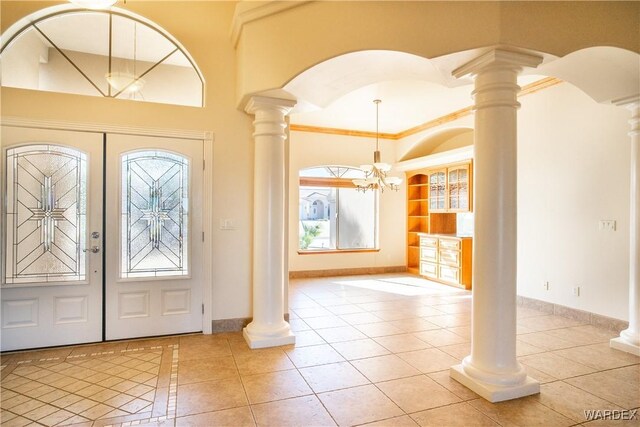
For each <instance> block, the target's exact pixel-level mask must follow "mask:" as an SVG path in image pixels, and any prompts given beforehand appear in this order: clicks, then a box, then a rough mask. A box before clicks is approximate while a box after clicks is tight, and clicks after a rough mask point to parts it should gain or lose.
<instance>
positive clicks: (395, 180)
mask: <svg viewBox="0 0 640 427" xmlns="http://www.w3.org/2000/svg"><path fill="white" fill-rule="evenodd" d="M373 102H374V104H376V150H375V151H374V152H373V164H371V165H362V166H360V169H361V170H362V172H364V175H365V176H364V179H354V180H352V182H353V185H355V187H356V190H358V191H362V192H363V193H364V192H366V191H367V190H376V189H379V190H380V191H384V189H385V188H391V189H392V190H394V191H398V190H399V189H400V184H401V183H402V179H401V178H399V177H396V176H387V172H389V171H390V170H391V165H389V164H387V163H383V162H382V161H381V160H380V103H381V102H382V101H381V100H379V99H374V100H373Z"/></svg>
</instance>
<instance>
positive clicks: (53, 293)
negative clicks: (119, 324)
mask: <svg viewBox="0 0 640 427" xmlns="http://www.w3.org/2000/svg"><path fill="white" fill-rule="evenodd" d="M102 147H103V134H102V133H88V132H67V131H50V130H46V131H45V130H41V129H26V128H16V127H9V126H3V127H2V150H0V151H1V152H2V161H1V162H0V164H1V165H2V166H0V167H1V168H2V170H1V173H0V177H1V178H0V180H1V181H0V188H1V191H2V196H3V197H2V201H3V203H1V204H0V205H1V206H2V208H1V209H2V212H0V214H1V215H0V217H1V218H2V227H1V229H2V239H0V240H1V241H2V245H1V246H0V247H1V249H0V253H1V254H2V257H1V260H0V263H1V265H2V268H1V269H0V270H1V271H2V278H1V281H0V282H1V283H2V288H1V290H0V295H1V304H0V310H1V319H2V320H1V322H2V323H1V334H0V335H1V339H0V342H1V348H2V351H7V350H15V349H24V348H34V347H47V346H54V345H64V344H75V343H82V342H92V341H100V340H101V339H102V253H100V250H101V238H102V236H101V234H102V165H103V162H102V152H103V148H102ZM94 251H95V252H94Z"/></svg>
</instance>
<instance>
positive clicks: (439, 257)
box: [419, 234, 472, 289]
mask: <svg viewBox="0 0 640 427" xmlns="http://www.w3.org/2000/svg"><path fill="white" fill-rule="evenodd" d="M419 236H420V269H419V274H420V275H421V276H425V277H426V278H428V279H430V280H436V281H438V282H442V283H446V284H448V285H454V286H459V287H464V288H465V289H471V246H472V239H471V237H452V236H438V235H430V234H420V235H419Z"/></svg>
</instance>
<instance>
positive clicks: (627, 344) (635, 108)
mask: <svg viewBox="0 0 640 427" xmlns="http://www.w3.org/2000/svg"><path fill="white" fill-rule="evenodd" d="M615 104H617V105H624V106H626V107H627V108H628V109H629V110H631V120H629V123H630V124H631V131H630V132H629V136H631V197H630V198H629V202H630V204H631V209H630V211H631V219H630V221H629V236H630V239H629V242H630V245H629V327H628V328H627V329H625V330H624V331H622V332H620V336H619V337H618V338H614V339H612V340H611V343H610V345H611V347H612V348H615V349H617V350H622V351H626V352H627V353H631V354H635V355H636V356H640V266H639V265H638V264H639V260H640V98H639V97H638V96H637V95H636V96H634V97H632V98H630V99H629V98H627V99H624V100H620V101H618V102H615Z"/></svg>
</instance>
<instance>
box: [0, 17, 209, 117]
mask: <svg viewBox="0 0 640 427" xmlns="http://www.w3.org/2000/svg"><path fill="white" fill-rule="evenodd" d="M128 15H129V14H125V12H124V11H119V10H117V9H112V10H107V11H102V10H85V9H80V10H77V9H76V10H64V11H58V12H54V13H51V14H47V15H45V16H43V17H40V18H38V17H31V19H29V23H28V24H27V25H25V26H24V27H22V28H19V29H18V30H17V32H15V33H13V34H9V35H8V36H7V35H6V34H3V36H4V37H3V41H4V39H5V38H6V39H7V42H6V43H4V44H3V45H2V46H1V47H0V59H1V63H0V65H1V67H2V86H6V87H16V88H25V89H36V90H43V91H52V92H62V93H73V94H79V95H89V96H103V97H108V98H117V99H130V100H136V101H146V102H159V103H165V104H174V105H187V106H194V107H202V106H203V103H204V79H203V78H202V75H201V73H200V71H199V70H198V69H197V67H196V65H195V62H194V61H193V59H192V58H191V57H190V56H189V54H188V52H187V51H186V50H185V49H184V48H183V47H181V46H180V45H179V43H178V42H177V41H176V40H175V39H173V38H172V37H171V36H170V35H169V34H167V33H166V32H164V31H162V30H161V29H160V28H159V27H157V26H156V25H154V24H153V23H151V22H150V21H148V20H146V19H144V18H142V17H139V16H135V15H133V14H130V15H131V16H128Z"/></svg>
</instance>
